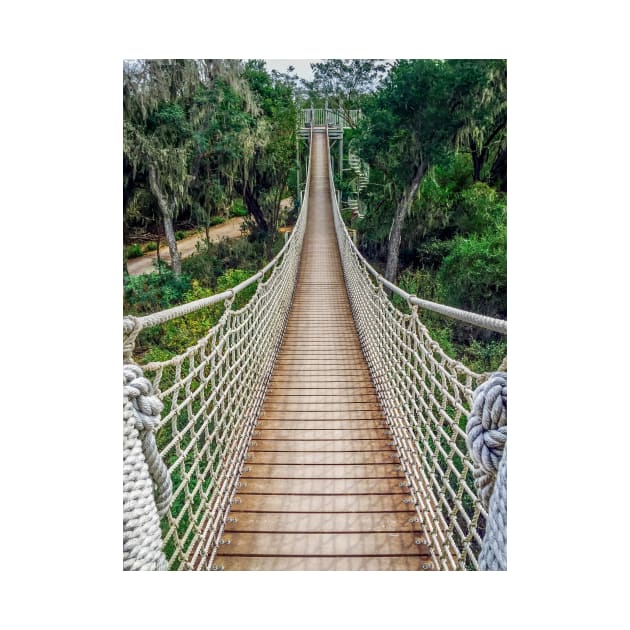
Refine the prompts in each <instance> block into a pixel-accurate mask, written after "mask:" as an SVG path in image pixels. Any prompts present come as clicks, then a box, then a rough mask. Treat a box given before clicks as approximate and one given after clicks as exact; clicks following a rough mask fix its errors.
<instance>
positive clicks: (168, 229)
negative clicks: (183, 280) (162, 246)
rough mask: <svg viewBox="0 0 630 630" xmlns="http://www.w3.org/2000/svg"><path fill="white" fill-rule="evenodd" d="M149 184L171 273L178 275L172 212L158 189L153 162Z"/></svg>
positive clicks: (178, 268) (179, 269)
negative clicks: (156, 208)
mask: <svg viewBox="0 0 630 630" xmlns="http://www.w3.org/2000/svg"><path fill="white" fill-rule="evenodd" d="M149 184H150V186H151V192H152V193H153V194H154V195H155V198H156V199H157V202H158V207H159V208H160V212H161V213H162V221H163V223H164V237H165V238H166V242H167V243H168V250H169V252H170V254H171V267H172V269H173V273H174V274H175V275H176V276H179V275H180V274H181V272H182V265H181V262H180V260H179V252H178V251H177V241H176V240H175V231H174V230H173V212H172V210H171V208H169V205H168V202H167V200H166V195H164V193H163V192H162V190H161V189H160V186H159V184H158V181H157V175H156V169H155V165H154V164H149Z"/></svg>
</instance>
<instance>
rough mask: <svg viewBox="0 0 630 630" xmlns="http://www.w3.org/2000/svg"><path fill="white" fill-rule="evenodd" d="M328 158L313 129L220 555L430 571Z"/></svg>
mask: <svg viewBox="0 0 630 630" xmlns="http://www.w3.org/2000/svg"><path fill="white" fill-rule="evenodd" d="M327 160H328V149H327V147H326V139H325V135H324V134H319V133H317V134H315V138H314V147H313V154H312V165H311V169H312V172H311V183H310V197H309V211H308V212H309V214H308V222H307V226H306V233H305V237H304V243H303V249H302V257H301V261H300V268H299V271H298V280H297V285H296V290H295V294H294V296H293V303H292V306H291V311H290V313H289V319H288V322H287V326H286V329H285V333H284V338H283V343H282V346H281V348H280V351H279V354H278V357H277V360H276V365H275V368H274V372H273V374H272V377H271V379H270V382H269V386H268V389H267V392H266V396H265V400H264V402H263V406H262V410H261V413H260V416H259V419H258V422H257V425H256V428H255V431H254V435H253V437H252V441H251V443H250V444H249V448H248V457H247V460H246V462H247V463H246V467H245V471H244V473H243V474H242V476H241V478H240V487H239V490H238V494H237V495H236V496H235V501H234V503H233V505H232V508H231V510H230V513H229V515H228V516H229V521H228V523H227V525H226V528H225V531H224V533H223V539H224V542H225V543H229V544H223V545H221V546H220V547H219V550H218V553H217V555H216V558H215V566H218V567H223V568H225V569H227V570H243V571H245V570H266V571H272V570H282V571H288V570H318V571H331V570H389V571H393V570H408V571H409V570H414V571H417V570H423V569H426V568H429V565H428V562H429V557H428V555H427V554H428V550H427V548H426V547H425V546H424V544H417V543H418V542H419V541H422V540H423V539H422V533H421V532H419V531H418V524H417V523H416V522H415V518H414V517H415V511H414V508H413V505H412V504H411V503H409V502H407V501H409V499H410V498H411V495H410V494H409V490H408V488H407V487H406V485H405V480H404V476H403V474H402V472H401V467H400V462H399V459H398V455H397V452H396V450H395V449H394V447H393V445H392V438H391V434H390V432H389V430H388V427H387V423H386V422H385V415H384V413H383V409H382V407H381V405H380V403H379V400H378V397H377V394H376V389H375V387H374V383H373V382H372V379H371V377H370V372H369V369H368V366H367V363H366V360H365V357H364V355H363V352H362V349H361V343H360V339H359V336H358V334H357V331H356V328H355V324H354V320H353V318H352V310H351V308H350V303H349V301H348V296H347V293H346V288H345V284H344V276H343V271H342V268H341V262H340V258H339V252H338V248H337V240H336V236H335V231H334V224H333V216H332V207H331V204H330V189H329V184H328V177H327V168H328V162H327ZM234 519H235V522H234Z"/></svg>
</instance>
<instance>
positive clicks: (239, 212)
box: [230, 199, 247, 218]
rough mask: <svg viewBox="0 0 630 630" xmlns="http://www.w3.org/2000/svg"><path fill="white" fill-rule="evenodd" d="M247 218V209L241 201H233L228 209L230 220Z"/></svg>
mask: <svg viewBox="0 0 630 630" xmlns="http://www.w3.org/2000/svg"><path fill="white" fill-rule="evenodd" d="M245 216H247V208H246V207H245V206H244V205H243V201H242V200H241V199H235V200H234V201H233V202H232V206H231V207H230V218H233V217H245Z"/></svg>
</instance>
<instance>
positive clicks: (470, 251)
mask: <svg viewBox="0 0 630 630" xmlns="http://www.w3.org/2000/svg"><path fill="white" fill-rule="evenodd" d="M506 251H507V229H506V227H505V225H502V226H498V227H497V228H496V229H492V230H489V231H487V232H485V233H484V234H482V235H476V234H473V235H471V236H468V237H462V236H458V237H457V238H455V239H454V240H453V241H452V248H451V251H450V253H449V254H448V256H447V257H446V258H445V259H444V262H443V263H442V265H441V266H440V269H439V271H438V274H437V280H438V283H439V286H440V293H441V297H442V300H441V301H443V302H445V303H446V304H450V305H451V306H455V307H458V308H463V309H465V310H469V311H475V312H477V313H482V314H484V315H490V316H495V317H505V316H506V314H507V255H506Z"/></svg>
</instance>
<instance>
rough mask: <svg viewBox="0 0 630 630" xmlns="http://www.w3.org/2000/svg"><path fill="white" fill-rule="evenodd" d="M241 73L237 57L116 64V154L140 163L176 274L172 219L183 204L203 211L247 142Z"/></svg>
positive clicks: (247, 101)
mask: <svg viewBox="0 0 630 630" xmlns="http://www.w3.org/2000/svg"><path fill="white" fill-rule="evenodd" d="M241 75H242V67H241V64H240V62H239V61H238V60H216V59H201V60H194V59H184V60H182V59H151V60H136V61H133V62H125V64H124V68H123V78H124V80H123V108H124V154H125V157H126V158H127V160H128V161H129V163H130V164H131V166H132V169H133V170H134V171H137V170H144V171H146V174H147V178H148V182H149V187H150V190H151V192H152V194H153V195H154V197H155V199H156V202H157V205H158V207H159V209H160V213H161V215H162V220H163V224H164V233H165V237H166V240H167V243H168V246H169V251H170V254H171V261H172V267H173V271H174V273H175V274H176V275H178V274H179V273H181V263H180V260H179V253H178V251H177V243H176V240H175V233H174V229H173V221H174V219H175V218H176V216H177V215H178V213H179V212H181V211H182V210H183V209H184V208H190V207H191V206H192V209H193V210H194V211H195V213H196V216H203V217H206V218H207V216H208V212H209V211H211V207H208V206H209V205H210V204H211V201H212V200H213V199H216V192H217V191H216V187H217V185H218V184H222V183H225V182H228V183H231V181H232V179H233V178H234V172H235V170H236V166H235V163H236V162H238V161H239V160H242V159H244V156H246V155H247V150H248V147H249V146H250V144H251V142H250V141H249V138H250V137H251V129H250V127H249V121H250V119H252V117H254V116H255V115H256V114H257V113H258V111H259V110H258V108H257V105H256V103H255V101H254V97H253V95H252V93H251V90H250V89H249V86H248V84H247V82H246V81H245V80H244V79H243V78H242V76H241ZM201 178H204V179H205V181H206V182H209V183H200V179H201ZM228 190H229V186H228ZM206 226H207V222H206Z"/></svg>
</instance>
